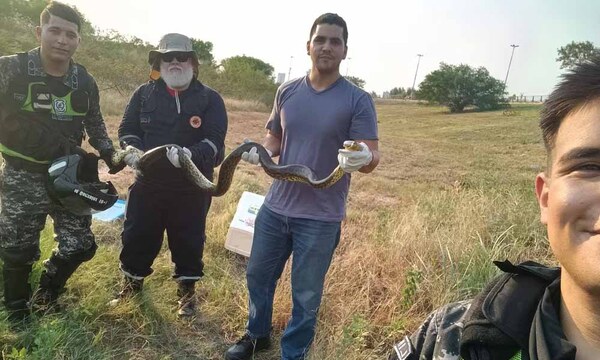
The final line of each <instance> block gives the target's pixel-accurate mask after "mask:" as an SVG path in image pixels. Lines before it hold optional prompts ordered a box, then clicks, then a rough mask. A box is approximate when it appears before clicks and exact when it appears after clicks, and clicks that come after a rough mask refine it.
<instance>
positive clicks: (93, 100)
mask: <svg viewBox="0 0 600 360" xmlns="http://www.w3.org/2000/svg"><path fill="white" fill-rule="evenodd" d="M82 68H83V67H82V66H81V65H79V64H76V63H75V62H73V61H71V64H70V66H69V70H68V71H67V74H65V76H63V78H62V81H63V83H64V84H65V85H67V86H68V87H70V88H72V89H74V90H76V89H77V88H78V86H79V84H78V80H77V79H78V77H77V75H78V72H79V71H82V70H81V69H82ZM27 70H28V74H26V75H31V76H40V77H45V76H47V74H46V72H45V71H44V68H43V66H42V60H41V57H40V48H35V49H33V50H30V51H29V52H28V64H27ZM20 75H23V74H21V65H20V64H19V59H18V56H17V55H9V56H2V57H0V99H3V100H4V99H6V97H7V96H11V94H8V91H9V86H10V84H11V81H13V80H14V79H15V78H16V77H17V76H20ZM89 77H90V79H89V80H90V81H89V84H90V86H89V88H88V89H86V91H87V92H88V95H89V110H88V112H87V115H86V116H85V118H84V120H83V125H84V128H85V131H86V133H87V135H88V136H89V142H90V144H91V145H92V146H93V147H94V148H95V149H96V150H98V151H102V150H108V149H112V148H113V144H112V141H111V140H110V138H109V137H108V133H107V131H106V125H105V123H104V119H103V117H102V113H101V111H100V96H99V91H98V85H97V84H96V81H95V80H94V78H93V77H92V76H91V75H89ZM2 103H4V102H3V101H0V121H2V119H5V118H6V116H8V109H6V108H3V106H2V105H1V104H2Z"/></svg>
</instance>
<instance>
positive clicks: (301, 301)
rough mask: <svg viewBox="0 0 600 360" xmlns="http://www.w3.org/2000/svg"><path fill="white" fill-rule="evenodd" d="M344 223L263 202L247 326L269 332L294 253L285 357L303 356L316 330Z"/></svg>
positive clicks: (249, 274) (254, 333)
mask: <svg viewBox="0 0 600 360" xmlns="http://www.w3.org/2000/svg"><path fill="white" fill-rule="evenodd" d="M340 229H341V224H340V223H339V222H325V221H317V220H309V219H300V218H291V217H287V216H282V215H279V214H277V213H274V212H273V211H271V210H269V209H267V207H265V206H263V207H261V209H260V211H259V213H258V215H257V217H256V221H255V224H254V240H253V242H252V251H251V254H250V260H249V262H248V269H247V270H246V279H247V281H248V292H249V296H250V299H249V300H250V303H249V314H248V326H247V332H248V334H249V335H250V336H251V337H252V338H259V337H265V336H269V334H270V333H271V318H272V315H273V296H274V294H275V287H276V286H277V280H278V279H279V277H280V276H281V273H282V271H283V268H284V266H285V263H286V261H287V259H288V258H289V257H290V254H291V253H293V254H294V256H293V259H292V300H293V309H292V318H291V319H290V321H289V322H288V324H287V327H286V329H285V332H284V333H283V337H282V338H281V356H282V359H283V360H296V359H303V358H304V357H305V356H306V355H307V352H308V349H309V347H310V344H311V342H312V340H313V337H314V335H315V326H316V322H317V312H318V310H319V306H320V305H321V295H322V294H323V283H324V282H325V275H326V274H327V270H328V269H329V265H330V264H331V258H332V257H333V252H334V250H335V248H336V247H337V244H338V242H339V240H340Z"/></svg>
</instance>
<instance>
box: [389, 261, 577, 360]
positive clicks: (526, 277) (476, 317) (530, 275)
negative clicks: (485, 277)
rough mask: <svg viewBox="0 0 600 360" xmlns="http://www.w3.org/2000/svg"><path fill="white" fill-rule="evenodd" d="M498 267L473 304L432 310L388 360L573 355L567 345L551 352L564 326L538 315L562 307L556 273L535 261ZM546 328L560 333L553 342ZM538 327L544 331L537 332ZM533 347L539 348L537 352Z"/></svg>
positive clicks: (499, 263)
mask: <svg viewBox="0 0 600 360" xmlns="http://www.w3.org/2000/svg"><path fill="white" fill-rule="evenodd" d="M496 265H497V266H498V267H499V268H500V269H501V270H503V271H504V272H505V273H504V274H502V275H500V276H498V277H497V278H495V279H494V280H493V281H492V282H491V283H490V284H488V285H487V286H486V287H485V289H484V290H483V291H482V292H481V293H479V294H478V296H476V297H475V298H474V299H473V300H469V301H461V302H456V303H452V304H449V305H446V306H444V307H442V308H439V309H438V310H436V311H434V312H433V313H432V314H430V315H429V316H428V317H427V319H426V320H425V321H424V322H423V324H422V325H421V326H420V327H419V329H418V330H417V331H416V332H415V333H414V334H413V335H412V336H411V337H408V336H407V337H405V338H404V339H403V340H402V341H400V342H399V343H398V344H396V345H395V346H394V349H393V352H392V354H391V355H390V358H389V359H390V360H398V359H399V360H413V359H414V360H417V359H419V360H429V359H431V360H455V359H456V360H458V359H472V360H475V359H506V360H509V359H540V360H541V359H551V358H555V356H554V355H555V354H557V353H559V352H560V353H561V354H569V352H570V351H572V349H570V348H569V347H568V342H566V340H565V342H564V343H563V344H564V345H565V346H564V347H562V348H558V349H556V348H555V349H551V350H548V347H553V344H556V343H559V342H560V341H556V338H557V337H559V338H561V340H562V339H564V338H565V337H564V334H562V330H561V329H560V326H558V327H556V326H552V325H554V323H556V322H557V321H558V320H557V319H558V315H557V314H558V311H556V312H552V311H550V312H548V311H541V310H540V306H541V305H540V304H542V303H550V304H551V305H552V304H555V303H557V302H558V303H559V302H560V290H559V288H560V287H559V285H560V271H559V270H558V268H547V267H545V266H542V265H539V264H536V263H534V262H526V263H523V264H520V265H516V266H515V265H512V264H511V263H510V262H508V261H505V262H496ZM557 284H558V285H557ZM557 294H558V295H557ZM544 299H546V300H544ZM556 299H558V300H556ZM557 308H558V306H557ZM549 313H550V314H551V315H548V314H549ZM552 314H554V315H552ZM544 324H546V325H544ZM548 324H552V325H548ZM546 326H548V327H552V328H553V329H555V330H556V331H555V332H556V334H553V337H552V339H551V340H550V339H549V338H548V336H546V337H545V338H544V334H546V335H547V334H548V331H546V330H547V329H545V327H546ZM540 328H544V331H539V329H540ZM536 329H537V330H536ZM530 338H531V339H533V342H531V341H530ZM530 343H533V344H535V345H534V346H533V348H532V347H531V346H530ZM549 344H550V345H549ZM549 354H554V355H552V356H550V355H549ZM573 356H574V353H573ZM566 358H569V357H566Z"/></svg>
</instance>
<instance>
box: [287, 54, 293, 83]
mask: <svg viewBox="0 0 600 360" xmlns="http://www.w3.org/2000/svg"><path fill="white" fill-rule="evenodd" d="M293 59H294V57H293V56H290V68H289V70H288V81H290V80H291V78H290V75H291V74H292V60H293Z"/></svg>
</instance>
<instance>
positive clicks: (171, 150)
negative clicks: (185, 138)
mask: <svg viewBox="0 0 600 360" xmlns="http://www.w3.org/2000/svg"><path fill="white" fill-rule="evenodd" d="M182 149H183V152H184V153H185V155H187V156H188V157H189V158H190V159H191V158H192V152H191V151H190V149H188V148H186V147H184V148H182ZM167 159H169V161H170V162H171V164H173V166H175V167H176V168H180V167H181V163H180V162H179V151H178V150H177V148H176V147H173V146H171V147H168V148H167Z"/></svg>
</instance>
